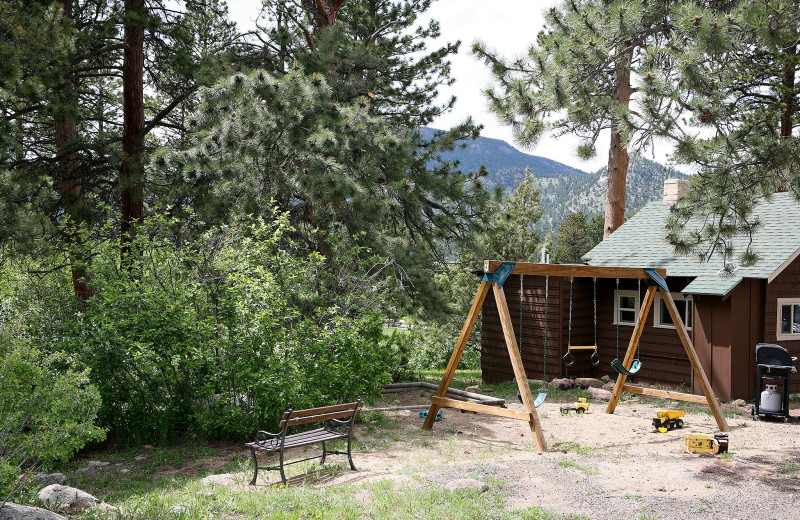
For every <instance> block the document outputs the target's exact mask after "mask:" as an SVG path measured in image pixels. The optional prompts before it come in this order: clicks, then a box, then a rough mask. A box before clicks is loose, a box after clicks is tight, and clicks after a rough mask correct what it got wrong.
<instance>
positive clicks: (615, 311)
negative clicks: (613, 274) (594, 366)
mask: <svg viewBox="0 0 800 520" xmlns="http://www.w3.org/2000/svg"><path fill="white" fill-rule="evenodd" d="M614 298H615V299H616V301H615V302H614V313H615V314H616V315H615V316H614V321H616V322H617V357H616V359H619V278H617V291H616V292H615V293H614Z"/></svg>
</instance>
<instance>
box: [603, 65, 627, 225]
mask: <svg viewBox="0 0 800 520" xmlns="http://www.w3.org/2000/svg"><path fill="white" fill-rule="evenodd" d="M630 59H631V54H630V53H627V52H626V53H625V54H624V55H623V58H622V59H621V60H620V63H618V64H617V72H616V93H615V98H616V99H615V101H616V103H618V104H620V105H624V106H628V105H629V104H630V101H631V94H632V93H633V90H632V89H631V74H630V68H629V65H630ZM616 123H617V117H616V115H614V116H612V118H611V144H610V146H609V148H608V186H607V188H606V219H605V225H604V226H603V239H604V240H605V239H606V238H608V237H609V236H610V235H611V233H613V232H614V231H616V229H617V228H618V227H620V226H621V225H622V223H623V222H625V184H626V182H627V178H628V163H629V162H630V158H629V156H628V144H627V142H625V141H624V140H623V137H622V136H621V135H620V134H619V133H618V132H617V131H616Z"/></svg>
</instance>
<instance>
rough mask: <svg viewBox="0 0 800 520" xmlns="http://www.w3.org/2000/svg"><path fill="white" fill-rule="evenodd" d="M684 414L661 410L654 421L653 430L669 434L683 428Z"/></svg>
mask: <svg viewBox="0 0 800 520" xmlns="http://www.w3.org/2000/svg"><path fill="white" fill-rule="evenodd" d="M684 415H685V413H684V412H676V411H675V410H659V411H658V412H656V416H655V418H654V419H653V428H655V429H656V430H658V431H660V432H661V433H667V432H668V431H669V430H671V429H673V428H683V419H681V417H683V416H684Z"/></svg>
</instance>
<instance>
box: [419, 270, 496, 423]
mask: <svg viewBox="0 0 800 520" xmlns="http://www.w3.org/2000/svg"><path fill="white" fill-rule="evenodd" d="M492 284H493V282H485V281H484V282H481V286H480V287H479V288H478V294H476V295H475V299H474V300H473V301H472V308H471V309H470V310H469V314H468V315H467V320H466V321H465V322H464V327H463V328H462V329H461V334H460V335H459V336H458V341H457V342H456V348H455V349H453V354H452V355H451V356H450V362H449V363H447V368H446V369H445V371H444V375H443V376H442V381H441V382H440V383H439V388H438V389H437V390H436V397H444V396H445V394H446V393H447V389H448V388H449V387H450V382H451V381H452V380H453V375H455V373H456V368H458V362H459V361H461V354H463V353H464V348H466V346H467V341H468V340H469V336H470V334H472V329H473V327H475V322H476V321H477V319H478V314H480V312H481V308H482V307H483V302H484V300H486V295H487V294H489V288H490V286H491V285H492ZM438 412H439V405H438V404H434V403H431V407H430V409H429V410H428V416H427V417H426V418H425V423H424V424H423V425H422V427H423V428H425V429H426V430H430V429H431V427H433V421H434V420H435V419H436V414H437V413H438Z"/></svg>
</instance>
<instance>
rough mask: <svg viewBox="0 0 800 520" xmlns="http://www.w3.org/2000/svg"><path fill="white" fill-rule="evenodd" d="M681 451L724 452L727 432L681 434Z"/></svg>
mask: <svg viewBox="0 0 800 520" xmlns="http://www.w3.org/2000/svg"><path fill="white" fill-rule="evenodd" d="M682 447H683V451H685V452H686V453H709V452H710V453H713V454H714V455H716V454H717V453H725V452H726V451H728V434H727V433H721V432H716V433H703V432H690V433H684V434H683V446H682Z"/></svg>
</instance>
